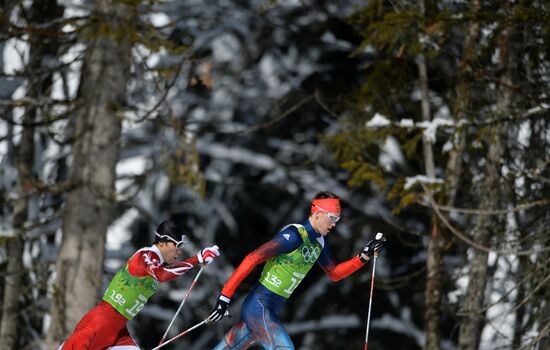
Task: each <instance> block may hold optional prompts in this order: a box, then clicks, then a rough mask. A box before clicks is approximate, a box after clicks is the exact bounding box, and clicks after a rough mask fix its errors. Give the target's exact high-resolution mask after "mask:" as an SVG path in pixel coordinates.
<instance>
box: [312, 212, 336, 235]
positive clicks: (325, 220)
mask: <svg viewBox="0 0 550 350" xmlns="http://www.w3.org/2000/svg"><path fill="white" fill-rule="evenodd" d="M335 217H337V218H338V220H339V218H340V217H339V216H338V215H336V213H326V212H324V211H321V212H316V213H314V214H313V215H312V218H311V224H312V225H313V228H314V229H315V231H317V232H319V233H320V234H321V235H322V236H326V235H327V234H328V233H329V232H330V231H331V230H332V229H333V228H334V227H336V223H337V222H338V220H336V221H335Z"/></svg>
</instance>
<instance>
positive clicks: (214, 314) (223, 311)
mask: <svg viewBox="0 0 550 350" xmlns="http://www.w3.org/2000/svg"><path fill="white" fill-rule="evenodd" d="M230 302H231V299H229V298H228V297H226V296H225V295H223V294H220V297H219V298H218V301H217V302H216V305H214V307H213V308H212V310H211V311H210V315H209V316H208V322H218V321H219V320H221V319H222V318H223V316H225V315H228V316H229V312H228V311H227V307H228V306H229V303H230ZM229 317H231V316H229Z"/></svg>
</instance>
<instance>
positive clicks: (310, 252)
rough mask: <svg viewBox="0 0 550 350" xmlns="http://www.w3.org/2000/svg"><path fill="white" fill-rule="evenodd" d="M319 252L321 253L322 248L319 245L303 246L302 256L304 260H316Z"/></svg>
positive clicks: (308, 261)
mask: <svg viewBox="0 0 550 350" xmlns="http://www.w3.org/2000/svg"><path fill="white" fill-rule="evenodd" d="M319 254H321V249H319V247H311V248H310V247H308V246H303V247H302V257H303V258H304V261H305V262H307V263H310V262H314V261H315V260H317V258H318V257H319Z"/></svg>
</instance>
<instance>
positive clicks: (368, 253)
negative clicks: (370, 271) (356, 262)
mask: <svg viewBox="0 0 550 350" xmlns="http://www.w3.org/2000/svg"><path fill="white" fill-rule="evenodd" d="M385 244H386V238H385V237H384V236H383V235H382V234H381V233H380V232H379V233H377V234H376V238H375V239H373V240H372V241H370V242H369V243H367V245H366V246H365V248H364V249H363V251H362V252H361V253H360V254H359V259H361V261H362V262H364V263H367V262H368V261H369V260H370V259H371V258H372V257H373V255H374V254H378V253H380V252H381V251H382V249H384V245H385Z"/></svg>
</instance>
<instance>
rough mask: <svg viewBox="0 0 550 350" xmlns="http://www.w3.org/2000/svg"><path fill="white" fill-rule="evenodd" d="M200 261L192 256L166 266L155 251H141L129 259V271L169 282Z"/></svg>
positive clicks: (135, 274)
mask: <svg viewBox="0 0 550 350" xmlns="http://www.w3.org/2000/svg"><path fill="white" fill-rule="evenodd" d="M198 263H199V260H198V257H197V256H196V255H193V256H192V257H190V258H188V259H186V260H185V261H181V262H178V263H175V264H171V265H167V266H164V265H163V264H161V262H160V258H159V256H158V255H157V254H156V253H155V252H153V251H147V250H145V251H140V252H138V253H136V254H135V255H134V256H133V257H132V258H131V259H130V261H128V272H130V274H132V275H133V276H136V277H145V276H151V277H153V278H154V279H156V280H157V281H159V282H167V281H170V280H173V279H174V278H176V277H179V276H181V275H183V274H185V273H186V272H187V271H189V270H191V269H192V268H193V266H195V265H197V264H198Z"/></svg>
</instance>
